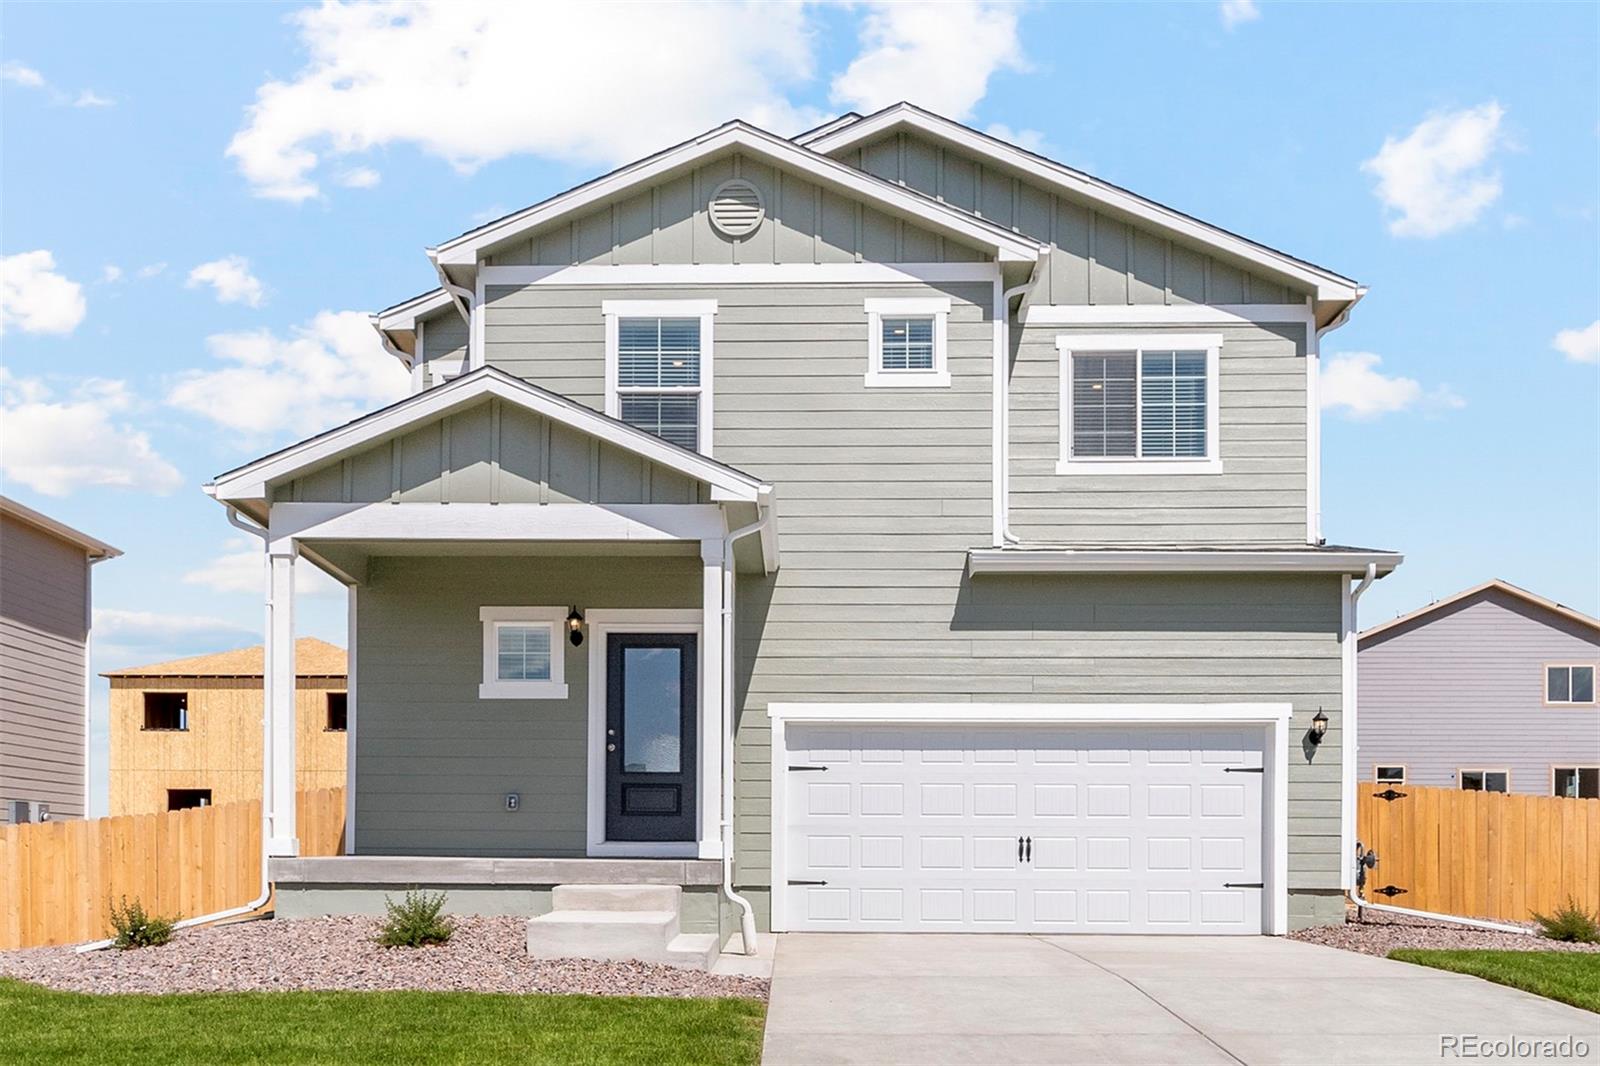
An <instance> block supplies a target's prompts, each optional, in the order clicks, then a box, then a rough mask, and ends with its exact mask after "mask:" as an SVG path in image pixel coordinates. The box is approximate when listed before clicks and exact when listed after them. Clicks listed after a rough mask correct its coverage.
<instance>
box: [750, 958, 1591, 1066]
mask: <svg viewBox="0 0 1600 1066" xmlns="http://www.w3.org/2000/svg"><path fill="white" fill-rule="evenodd" d="M1445 1035H1460V1036H1462V1037H1468V1036H1481V1037H1484V1038H1504V1037H1506V1036H1508V1035H1515V1036H1517V1037H1524V1038H1526V1037H1542V1036H1555V1037H1560V1036H1568V1035H1571V1036H1575V1037H1579V1038H1581V1039H1583V1040H1585V1041H1586V1042H1587V1044H1588V1054H1587V1056H1585V1057H1583V1058H1568V1059H1565V1060H1560V1059H1557V1060H1552V1059H1551V1058H1550V1057H1548V1056H1546V1057H1545V1058H1543V1059H1542V1060H1540V1061H1542V1062H1545V1063H1549V1062H1551V1061H1566V1062H1584V1063H1600V1015H1596V1014H1592V1013H1590V1012H1588V1011H1582V1010H1578V1009H1576V1008H1574V1007H1567V1006H1564V1005H1562V1004H1559V1003H1554V1002H1552V1001H1550V1000H1546V999H1540V998H1539V997H1537V996H1532V995H1528V994H1527V993H1524V992H1518V991H1516V990H1514V989H1509V988H1503V987H1501V986H1499V985H1492V984H1489V983H1488V982H1486V981H1480V980H1478V979H1477V978H1473V977H1465V976H1462V975H1459V974H1450V973H1445V972H1443V971H1441V970H1430V969H1425V968H1423V967H1420V966H1412V965H1409V964H1407V963H1401V962H1390V961H1389V960H1387V959H1378V958H1372V957H1369V956H1365V955H1356V954H1353V953H1351V952H1347V951H1339V950H1337V949H1334V948H1325V947H1320V946H1317V945H1313V944H1302V943H1299V942H1296V941H1290V940H1282V939H1275V938H1271V937H1120V936H1119V937H1096V936H1071V937H1067V936H1061V937H1035V936H977V935H968V936H904V935H900V936H895V935H855V934H837V933H836V934H828V933H789V934H784V935H783V936H781V937H780V938H779V940H778V944H777V950H776V955H775V963H774V969H773V975H772V1000H771V1004H770V1006H769V1008H768V1013H767V1035H766V1046H765V1049H764V1053H763V1059H762V1061H763V1062H765V1063H767V1064H769V1066H787V1064H791V1063H808V1064H810V1063H816V1064H822V1063H878V1064H889V1063H944V1062H949V1063H1070V1062H1081V1063H1169V1062H1171V1063H1195V1064H1200V1063H1251V1064H1255V1063H1295V1064H1302V1063H1375V1064H1377V1063H1383V1064H1395V1063H1433V1064H1437V1063H1440V1062H1446V1063H1448V1062H1450V1061H1452V1060H1453V1057H1452V1055H1451V1054H1450V1053H1449V1052H1448V1051H1445V1052H1444V1053H1443V1054H1441V1043H1440V1038H1441V1036H1445ZM1462 1047H1463V1048H1464V1047H1465V1044H1463V1045H1462ZM1461 1058H1462V1059H1466V1058H1467V1056H1466V1055H1465V1054H1463V1055H1462V1056H1461ZM1476 1059H1477V1061H1484V1060H1485V1059H1488V1060H1489V1061H1494V1062H1497V1063H1500V1062H1514V1061H1521V1060H1520V1059H1518V1058H1516V1057H1514V1056H1513V1057H1509V1058H1502V1057H1497V1056H1492V1055H1483V1054H1482V1053H1480V1054H1479V1055H1478V1056H1476Z"/></svg>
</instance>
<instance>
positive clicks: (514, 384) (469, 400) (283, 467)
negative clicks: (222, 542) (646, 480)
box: [207, 368, 770, 503]
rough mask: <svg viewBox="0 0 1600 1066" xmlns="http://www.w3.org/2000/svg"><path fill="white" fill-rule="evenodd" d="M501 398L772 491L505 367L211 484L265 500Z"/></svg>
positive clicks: (718, 479)
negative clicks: (319, 470)
mask: <svg viewBox="0 0 1600 1066" xmlns="http://www.w3.org/2000/svg"><path fill="white" fill-rule="evenodd" d="M485 396H495V397H498V398H500V399H502V400H506V401H507V402H510V403H513V404H516V405H517V406H519V407H522V408H524V409H526V410H530V411H533V412H535V413H537V414H541V415H544V416H546V417H549V418H553V419H555V420H556V421H557V422H560V423H562V424H563V425H567V426H571V427H572V428H574V429H576V430H578V431H579V432H582V433H588V434H591V435H593V436H596V437H599V438H600V439H601V440H604V441H606V442H608V443H611V444H615V445H617V446H618V447H619V448H622V449H624V450H626V451H630V452H633V453H634V454H635V455H639V456H642V457H644V458H645V459H648V460H650V461H651V462H655V463H660V464H661V465H663V466H667V467H670V468H672V469H674V470H677V471H678V472H679V473H682V474H684V475H686V476H687V477H691V478H693V479H695V480H696V481H703V482H705V483H706V484H708V485H710V486H711V487H712V489H713V490H714V491H713V496H714V498H715V497H716V494H717V493H718V492H720V493H722V494H724V496H723V498H726V499H734V500H742V501H745V502H748V503H755V502H757V501H759V500H760V499H761V498H762V496H763V494H764V493H767V492H770V487H769V486H767V485H765V484H764V483H762V482H761V481H759V480H758V479H756V478H753V477H751V476H750V475H749V474H746V473H744V472H742V471H739V470H735V469H733V468H732V467H730V466H726V465H724V464H722V463H716V462H713V461H711V460H710V459H708V458H705V457H703V456H700V455H696V454H694V453H692V452H688V451H685V450H684V449H682V448H679V447H677V446H676V445H673V444H668V443H667V442H666V441H664V440H662V439H661V438H659V437H656V436H653V435H652V434H649V433H646V432H644V431H643V430H639V429H635V428H634V427H632V426H629V425H625V424H623V423H619V422H617V421H615V420H613V419H610V418H607V417H606V416H604V415H601V414H598V413H596V412H595V411H593V410H591V409H590V408H587V407H584V406H583V405H581V404H579V403H577V402H576V401H574V400H570V399H567V398H566V397H564V396H559V395H557V394H556V393H553V392H550V391H549V390H547V389H541V388H539V387H537V386H535V385H529V384H528V383H526V382H524V381H520V380H518V379H516V378H513V377H511V376H510V375H509V374H505V373H503V372H501V371H499V370H495V369H492V368H490V369H488V370H480V371H474V372H473V373H471V374H468V375H466V376H465V377H461V378H457V379H456V380H455V381H451V382H449V383H447V384H444V385H441V386H439V387H437V388H433V389H429V390H428V391H427V392H424V393H420V394H418V395H416V396H412V397H410V398H408V399H405V400H401V401H400V402H398V403H395V404H391V405H390V406H388V407H386V408H384V409H382V410H380V411H375V412H373V413H372V414H370V415H367V416H366V417H365V418H361V419H357V420H356V421H355V422H352V423H350V424H349V425H346V426H341V427H339V428H338V429H334V430H330V431H329V432H327V433H322V434H318V435H317V436H315V437H311V438H309V439H307V440H304V441H301V442H300V443H298V444H295V445H292V446H290V447H288V448H286V449H284V450H282V451H279V452H275V453H273V454H272V455H269V456H266V457H265V458H262V459H258V460H256V461H255V462H253V463H249V464H247V465H245V466H242V467H239V468H238V469H236V470H231V471H229V472H228V473H226V474H222V475H219V476H218V477H217V479H216V480H215V481H214V482H213V483H212V485H211V486H209V487H208V490H207V491H208V492H209V494H210V495H212V496H214V497H215V498H217V499H219V500H224V501H232V500H259V499H265V498H266V495H267V486H268V485H269V484H271V483H273V482H276V481H281V480H283V479H285V478H288V477H292V476H294V475H295V474H297V473H300V472H301V471H303V470H306V469H309V468H311V467H314V466H318V465H320V464H322V463H324V462H328V461H330V460H332V459H337V458H342V457H343V456H346V455H349V454H351V453H353V452H355V451H358V450H360V449H361V448H363V447H365V446H367V445H370V444H372V443H373V442H375V441H378V440H381V439H386V438H388V437H391V436H395V435H398V434H400V433H403V432H405V430H407V429H408V428H410V427H411V426H413V425H415V424H417V423H420V422H424V421H428V420H431V419H434V418H439V417H442V416H444V415H446V414H450V413H453V412H455V411H457V410H460V409H463V408H465V407H468V406H470V405H472V404H475V403H477V402H478V401H479V400H480V399H482V398H484V397H485Z"/></svg>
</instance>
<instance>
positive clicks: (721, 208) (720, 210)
mask: <svg viewBox="0 0 1600 1066" xmlns="http://www.w3.org/2000/svg"><path fill="white" fill-rule="evenodd" d="M709 210H710V212H711V224H712V225H713V226H715V227H716V228H717V232H718V233H721V234H723V235H724V236H727V237H733V238H734V239H738V238H740V237H748V236H750V234H752V233H754V232H755V231H756V227H758V226H760V225H761V220H762V219H763V218H766V217H767V207H766V204H765V203H764V202H763V201H762V199H761V190H760V189H758V188H756V187H755V186H754V185H752V184H750V183H749V182H748V181H745V180H744V179H743V178H733V179H730V180H728V181H725V182H723V183H722V184H721V185H718V186H717V187H716V189H714V190H713V191H712V193H711V206H710V208H709Z"/></svg>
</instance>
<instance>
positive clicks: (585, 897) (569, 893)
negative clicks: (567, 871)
mask: <svg viewBox="0 0 1600 1066" xmlns="http://www.w3.org/2000/svg"><path fill="white" fill-rule="evenodd" d="M682 894H683V889H681V888H679V887H678V886H677V885H557V886H555V888H553V889H551V891H550V903H551V908H552V909H553V910H558V911H676V910H677V909H678V899H679V897H680V896H681V895H682Z"/></svg>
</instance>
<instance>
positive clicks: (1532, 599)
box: [1357, 579, 1600, 640]
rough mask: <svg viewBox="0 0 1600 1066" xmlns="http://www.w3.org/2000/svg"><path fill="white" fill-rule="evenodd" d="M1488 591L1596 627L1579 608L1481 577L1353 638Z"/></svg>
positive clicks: (1599, 626)
mask: <svg viewBox="0 0 1600 1066" xmlns="http://www.w3.org/2000/svg"><path fill="white" fill-rule="evenodd" d="M1489 591H1495V592H1503V593H1505V594H1506V595H1507V596H1510V597H1512V598H1513V599H1518V600H1521V601H1522V602H1523V603H1527V604H1531V605H1532V606H1534V607H1541V608H1543V609H1544V610H1547V611H1549V612H1550V613H1551V614H1554V615H1557V616H1559V617H1561V618H1565V619H1567V620H1568V621H1571V622H1577V623H1578V624H1580V625H1585V626H1588V627H1590V628H1592V629H1600V618H1591V617H1589V616H1588V615H1586V614H1584V613H1583V612H1582V611H1575V610H1573V609H1572V608H1571V607H1568V606H1566V605H1565V604H1561V603H1557V602H1556V601H1555V600H1548V599H1545V598H1544V597H1543V596H1540V595H1539V594H1538V593H1534V592H1529V591H1528V590H1527V589H1522V588H1518V587H1517V586H1515V585H1513V584H1510V583H1509V582H1505V581H1500V580H1498V579H1494V580H1490V581H1485V582H1483V583H1482V584H1478V585H1474V586H1472V587H1471V588H1469V589H1464V590H1462V591H1461V592H1458V593H1456V594H1455V595H1454V596H1447V597H1445V598H1444V599H1442V600H1437V601H1435V602H1433V603H1430V604H1427V605H1426V606H1423V607H1418V608H1417V609H1416V610H1414V611H1408V612H1407V613H1405V614H1402V615H1400V616H1399V617H1397V618H1391V619H1389V620H1388V621H1387V622H1380V623H1379V624H1377V625H1375V626H1373V627H1372V628H1371V629H1367V630H1364V631H1362V632H1361V633H1360V634H1359V635H1358V637H1357V639H1358V640H1366V639H1367V638H1368V637H1375V636H1377V635H1378V634H1379V633H1384V632H1387V631H1388V630H1391V629H1395V628H1397V627H1399V626H1403V625H1405V624H1406V623H1408V622H1415V621H1416V620H1418V619H1419V618H1426V617H1427V616H1428V615H1430V614H1433V613H1435V612H1437V611H1442V610H1444V609H1445V608H1447V607H1451V606H1454V605H1455V604H1457V603H1460V602H1461V601H1463V600H1467V599H1471V598H1472V597H1473V596H1476V595H1478V594H1479V593H1482V592H1489Z"/></svg>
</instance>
